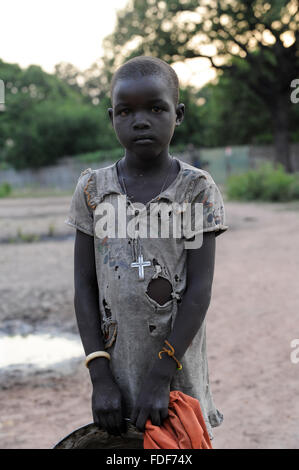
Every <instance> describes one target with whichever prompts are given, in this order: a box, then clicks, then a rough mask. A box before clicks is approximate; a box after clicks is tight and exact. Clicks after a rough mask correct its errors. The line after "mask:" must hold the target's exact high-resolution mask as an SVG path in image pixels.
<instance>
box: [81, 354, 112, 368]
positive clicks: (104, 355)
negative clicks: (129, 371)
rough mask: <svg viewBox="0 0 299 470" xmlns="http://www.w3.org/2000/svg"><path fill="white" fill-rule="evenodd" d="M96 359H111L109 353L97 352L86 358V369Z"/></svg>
mask: <svg viewBox="0 0 299 470" xmlns="http://www.w3.org/2000/svg"><path fill="white" fill-rule="evenodd" d="M96 357H106V358H107V359H109V361H110V359H111V356H110V354H109V353H107V352H106V351H95V352H93V353H90V354H88V356H86V358H85V365H86V367H88V363H89V362H90V361H92V360H93V359H95V358H96Z"/></svg>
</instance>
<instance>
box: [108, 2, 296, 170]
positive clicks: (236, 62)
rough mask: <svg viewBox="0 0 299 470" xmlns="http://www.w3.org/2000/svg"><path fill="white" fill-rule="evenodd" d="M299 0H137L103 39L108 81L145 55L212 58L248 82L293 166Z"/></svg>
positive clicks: (278, 150) (279, 155) (279, 156)
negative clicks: (291, 130)
mask: <svg viewBox="0 0 299 470" xmlns="http://www.w3.org/2000/svg"><path fill="white" fill-rule="evenodd" d="M298 35H299V5H298V0H272V1H271V2H270V1H268V2H267V1H266V2H265V1H264V0H242V1H241V0H203V1H201V2H200V6H199V2H198V1H197V0H162V1H161V0H148V1H147V2H144V1H143V0H131V1H130V2H129V4H128V6H127V7H126V8H125V9H123V10H121V11H119V12H118V15H117V23H116V27H115V31H114V32H113V34H111V35H109V36H107V37H106V38H105V40H104V42H103V46H104V48H105V54H104V58H103V62H104V64H105V68H106V71H107V72H106V73H107V77H108V83H109V81H110V79H111V75H112V73H113V71H114V70H115V68H116V67H117V66H119V65H121V64H122V63H123V62H125V61H126V60H128V59H130V58H131V57H135V56H137V55H152V56H157V57H160V58H161V59H164V60H166V61H168V62H177V61H184V60H186V59H194V58H200V57H201V58H205V59H207V60H209V61H210V63H211V65H212V66H213V67H214V68H215V69H216V70H218V71H219V72H220V73H221V72H223V71H227V72H229V73H230V74H231V76H232V77H234V79H235V80H236V82H238V81H239V82H240V83H242V84H246V86H247V87H248V88H249V89H250V90H251V92H252V93H254V94H255V95H256V96H257V97H258V98H259V99H260V100H261V101H262V103H263V105H264V106H266V108H267V110H268V111H269V113H270V116H271V120H272V126H273V136H274V144H275V154H276V161H277V162H280V163H282V164H283V165H284V167H285V168H286V170H287V171H292V168H291V161H290V153H289V117H290V109H291V101H290V93H291V88H290V84H291V81H292V80H293V79H294V78H297V77H298V76H299V53H298Z"/></svg>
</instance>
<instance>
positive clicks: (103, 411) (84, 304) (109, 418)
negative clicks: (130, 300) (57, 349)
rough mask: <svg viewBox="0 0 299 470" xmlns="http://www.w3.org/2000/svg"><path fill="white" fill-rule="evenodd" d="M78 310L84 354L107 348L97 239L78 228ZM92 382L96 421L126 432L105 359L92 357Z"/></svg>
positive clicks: (76, 262)
mask: <svg viewBox="0 0 299 470" xmlns="http://www.w3.org/2000/svg"><path fill="white" fill-rule="evenodd" d="M74 255H75V256H74V273H75V275H74V278H75V279H74V280H75V298H74V305H75V312H76V318H77V324H78V328H79V332H80V336H81V340H82V344H83V348H84V351H85V354H86V355H88V354H90V353H92V352H94V351H104V343H103V338H102V331H101V328H100V318H99V300H98V299H99V292H98V283H97V275H96V266H95V254H94V239H93V237H92V236H90V235H87V234H85V233H83V232H81V231H80V230H77V231H76V240H75V250H74ZM88 368H89V373H90V378H91V382H92V385H93V394H92V411H93V418H94V422H95V423H97V424H99V425H101V427H103V428H104V429H106V430H107V431H108V432H109V433H110V434H119V433H120V432H124V431H125V421H124V419H123V416H122V408H121V407H122V403H121V394H120V391H119V388H118V387H117V385H116V383H115V381H114V380H113V376H112V373H111V370H110V367H109V360H107V359H106V358H103V357H101V358H96V359H93V360H92V361H91V362H90V363H89V365H88Z"/></svg>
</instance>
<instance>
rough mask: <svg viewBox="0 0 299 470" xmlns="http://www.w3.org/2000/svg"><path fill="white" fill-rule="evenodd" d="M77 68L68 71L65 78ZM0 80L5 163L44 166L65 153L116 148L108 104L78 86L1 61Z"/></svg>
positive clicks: (0, 153)
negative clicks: (95, 101) (1, 83)
mask: <svg viewBox="0 0 299 470" xmlns="http://www.w3.org/2000/svg"><path fill="white" fill-rule="evenodd" d="M74 70H75V69H72V68H71V67H67V70H64V74H65V75H64V78H65V77H68V79H69V76H70V74H71V72H72V71H74ZM62 72H63V69H62V68H60V70H59V74H60V75H62ZM0 77H1V79H2V80H3V81H4V83H5V91H6V93H5V110H4V111H1V112H0V163H1V161H2V162H5V163H6V164H8V165H10V166H13V167H14V168H16V169H22V168H39V167H41V166H46V165H53V164H55V162H56V161H57V160H58V159H59V158H60V157H63V156H65V155H69V156H71V155H75V154H78V153H84V152H91V151H95V150H99V149H111V148H114V147H115V146H117V143H118V142H117V139H116V137H115V133H114V131H113V129H112V126H111V123H110V121H109V118H108V115H107V107H108V103H107V101H105V100H103V102H101V104H100V106H94V105H93V104H91V102H90V99H88V100H86V99H85V97H84V96H83V95H82V93H81V90H80V88H77V87H76V84H75V83H73V84H69V83H68V79H65V80H62V79H61V78H58V77H57V76H55V75H54V74H48V73H46V72H44V71H43V70H42V69H41V67H38V66H33V65H32V66H30V67H28V68H26V69H22V68H20V67H19V66H18V65H17V64H7V63H5V62H3V61H1V60H0Z"/></svg>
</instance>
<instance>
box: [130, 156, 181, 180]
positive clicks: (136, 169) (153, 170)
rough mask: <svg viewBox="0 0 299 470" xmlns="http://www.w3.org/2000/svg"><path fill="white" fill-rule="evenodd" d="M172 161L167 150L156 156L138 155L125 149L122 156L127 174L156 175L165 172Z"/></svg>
mask: <svg viewBox="0 0 299 470" xmlns="http://www.w3.org/2000/svg"><path fill="white" fill-rule="evenodd" d="M171 161H172V156H171V155H170V154H169V153H168V151H166V152H163V153H161V154H160V155H157V156H156V157H153V158H151V157H148V158H144V157H140V156H137V155H134V154H130V153H128V152H127V151H126V153H125V156H124V158H123V162H122V165H123V168H124V169H125V171H126V173H127V175H129V176H148V177H151V176H153V177H154V176H157V175H159V174H161V172H165V171H166V170H167V168H169V165H170V163H171Z"/></svg>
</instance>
